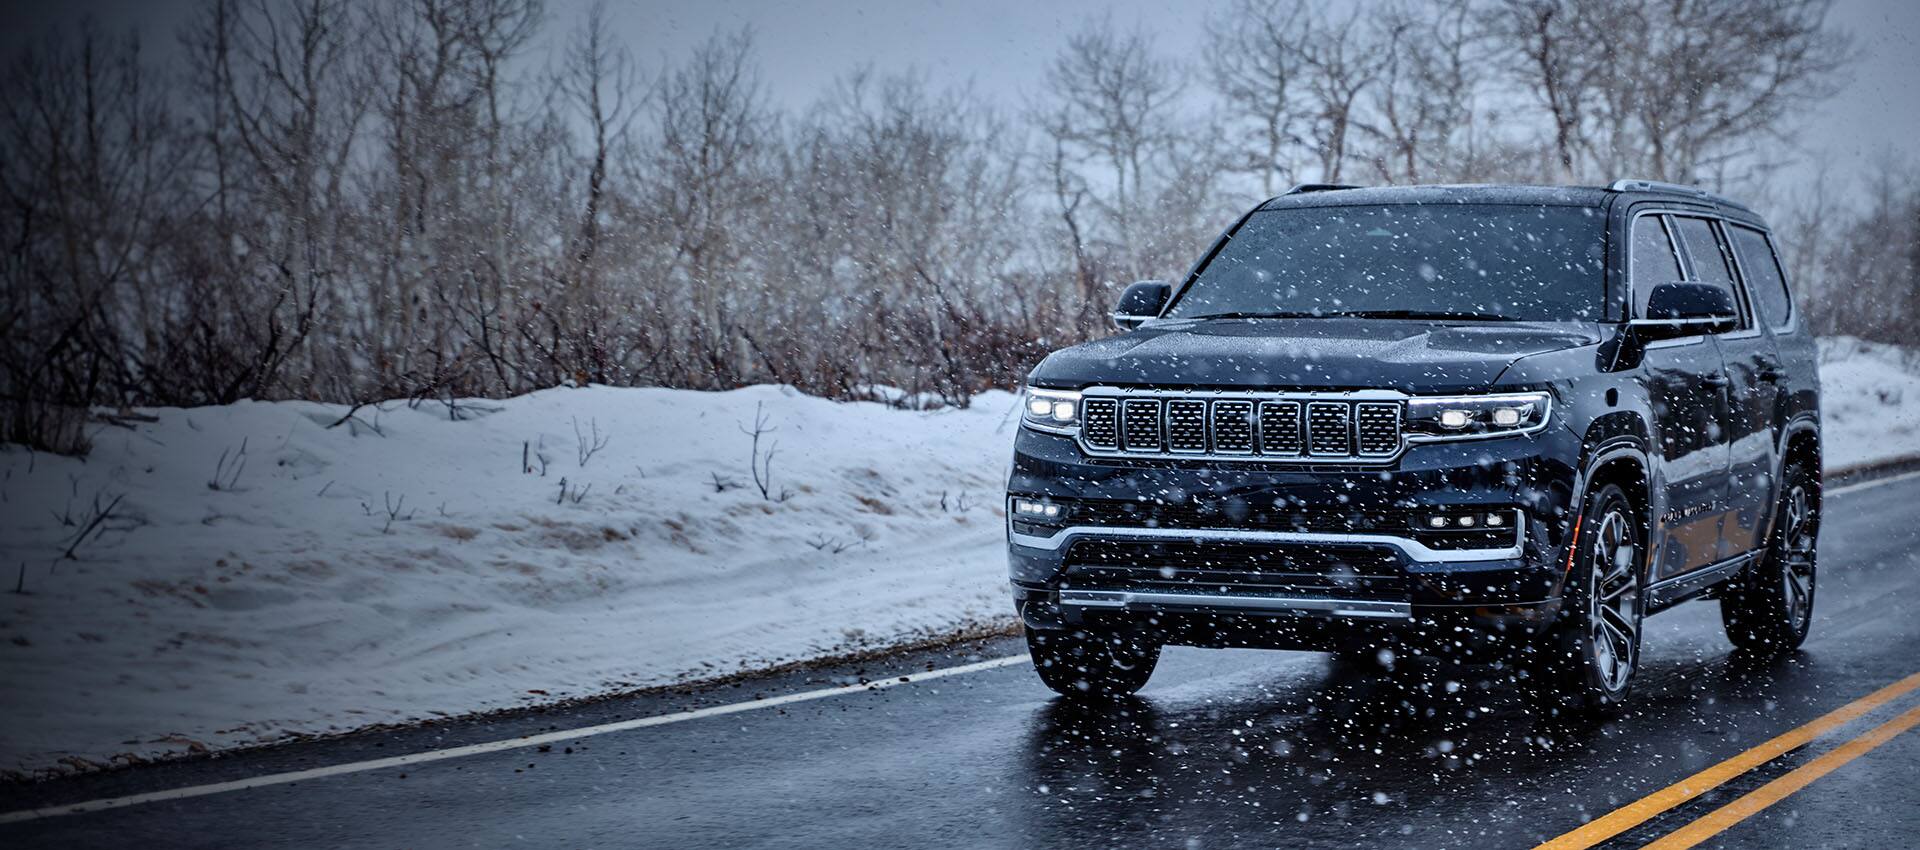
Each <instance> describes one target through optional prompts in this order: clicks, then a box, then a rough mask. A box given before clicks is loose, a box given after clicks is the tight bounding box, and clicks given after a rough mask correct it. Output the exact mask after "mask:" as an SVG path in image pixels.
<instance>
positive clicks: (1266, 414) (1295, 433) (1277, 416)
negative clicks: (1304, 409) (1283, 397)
mask: <svg viewBox="0 0 1920 850" xmlns="http://www.w3.org/2000/svg"><path fill="white" fill-rule="evenodd" d="M1303 445H1304V444H1303V443H1302V442H1301V440H1300V403H1299V402H1297V401H1263V402H1260V453H1261V454H1263V455H1272V456H1274V457H1298V456H1299V455H1300V453H1301V449H1302V447H1303Z"/></svg>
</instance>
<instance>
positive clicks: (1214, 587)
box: [1061, 540, 1408, 601]
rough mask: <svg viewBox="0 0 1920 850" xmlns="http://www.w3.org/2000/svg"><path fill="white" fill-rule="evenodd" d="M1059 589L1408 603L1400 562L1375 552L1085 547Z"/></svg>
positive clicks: (1200, 545)
mask: <svg viewBox="0 0 1920 850" xmlns="http://www.w3.org/2000/svg"><path fill="white" fill-rule="evenodd" d="M1065 567H1066V569H1065V574H1064V575H1063V576H1062V580H1061V587H1062V588H1070V589H1074V590H1132V591H1147V592H1173V593H1181V592H1184V593H1207V594H1236V593H1238V594H1255V595H1260V596H1277V597H1302V598H1333V599H1355V600H1379V601H1405V600H1406V599H1407V596H1408V593H1407V585H1406V578H1405V570H1404V569H1403V568H1402V566H1401V563H1400V559H1399V557H1398V555H1397V554H1396V553H1395V552H1394V551H1393V550H1392V549H1389V548H1386V547H1378V546H1273V545H1269V544H1248V543H1204V542H1139V541H1125V540H1080V541H1076V542H1074V543H1073V544H1072V545H1071V546H1069V547H1068V549H1067V553H1066V564H1065Z"/></svg>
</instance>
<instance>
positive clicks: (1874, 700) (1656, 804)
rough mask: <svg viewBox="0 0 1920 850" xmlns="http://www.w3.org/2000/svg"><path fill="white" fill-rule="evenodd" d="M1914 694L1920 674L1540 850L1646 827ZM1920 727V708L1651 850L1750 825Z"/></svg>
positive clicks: (1576, 849)
mask: <svg viewBox="0 0 1920 850" xmlns="http://www.w3.org/2000/svg"><path fill="white" fill-rule="evenodd" d="M1915 689H1920V673H1914V674H1912V675H1910V676H1907V677H1906V678H1904V679H1901V680H1900V681H1897V682H1894V683H1893V684H1891V685H1888V686H1886V687H1884V688H1881V689H1880V690H1877V691H1874V692H1873V693H1870V694H1868V695H1866V696H1864V697H1861V698H1859V699H1857V700H1854V701H1853V702H1850V703H1847V704H1846V705H1843V706H1841V707H1839V708H1837V709H1834V710H1833V711H1830V712H1828V713H1826V714H1824V715H1822V716H1820V717H1819V718H1818V719H1816V720H1814V721H1813V722H1811V723H1808V724H1807V725H1805V726H1801V727H1799V728H1797V729H1794V730H1793V731H1790V732H1787V733H1785V734H1783V735H1780V736H1779V737H1776V738H1774V739H1772V740H1769V741H1767V742H1766V743H1764V744H1761V745H1760V746H1757V747H1754V748H1753V749H1750V750H1748V751H1746V752H1744V753H1741V754H1739V755H1737V756H1734V757H1733V758H1730V759H1727V760H1726V761H1723V762H1721V763H1719V764H1716V765H1714V766H1712V767H1709V768H1707V769H1706V770H1702V771H1700V772H1699V773H1696V774H1694V775H1692V776H1689V777H1687V778H1685V779H1682V780H1680V781H1679V782H1676V783H1674V784H1672V785H1669V786H1667V787H1665V788H1662V789H1660V790H1658V791H1655V792H1653V793H1652V794H1648V795H1647V796H1645V797H1642V798H1640V799H1638V800H1635V801H1633V802H1631V803H1628V804H1627V805H1625V806H1621V807H1620V808H1618V809H1615V810H1614V811H1612V812H1609V813H1608V814H1606V815H1604V816H1602V817H1599V818H1596V819H1594V820H1592V821H1588V822H1587V824H1586V825H1585V826H1582V827H1580V828H1579V829H1576V830H1573V831H1572V832H1569V833H1567V834H1565V835H1562V836H1560V837H1559V838H1555V839H1553V840H1552V841H1549V842H1547V843H1545V844H1542V845H1540V846H1539V847H1538V848H1536V850H1584V848H1588V847H1592V846H1594V845H1595V844H1599V843H1600V842H1602V841H1606V840H1607V839H1609V838H1612V837H1614V836H1616V835H1619V834H1620V833H1623V832H1626V831H1627V830H1629V829H1632V828H1634V827H1636V826H1639V825H1640V824H1643V823H1646V822H1647V821H1649V820H1651V819H1653V818H1654V817H1655V816H1657V815H1659V814H1661V813H1662V812H1665V811H1667V810H1669V809H1672V808H1673V807H1675V806H1678V805H1680V804H1681V803H1684V802H1686V801H1688V800H1691V799H1693V798H1695V797H1698V796H1700V795H1701V794H1704V793H1706V792H1708V791H1711V790H1713V789H1715V788H1718V787H1720V786H1721V785H1723V784H1725V783H1726V782H1727V781H1729V780H1731V779H1733V778H1735V777H1737V776H1740V775H1742V774H1745V773H1747V772H1748V771H1751V770H1753V769H1754V768H1757V767H1759V766H1761V765H1763V764H1766V763H1767V762H1770V761H1773V760H1774V759H1776V758H1779V757H1780V756H1782V755H1785V754H1786V753H1788V752H1791V751H1793V750H1795V749H1798V748H1800V747H1803V746H1806V745H1807V744H1808V743H1810V742H1811V741H1813V739H1815V738H1818V737H1820V736H1821V735H1823V734H1826V733H1827V732H1830V731H1833V730H1834V729H1837V728H1839V727H1840V726H1843V725H1846V724H1847V723H1850V722H1852V721H1854V720H1857V719H1859V718H1860V717H1861V716H1863V715H1865V714H1866V713H1867V712H1870V711H1872V710H1874V709H1876V708H1879V707H1880V706H1883V705H1886V704H1887V703H1889V702H1891V701H1893V700H1895V699H1897V698H1899V697H1900V696H1901V695H1903V694H1906V693H1908V692H1910V691H1913V690H1915ZM1917 724H1920V707H1915V708H1913V709H1910V710H1908V711H1907V712H1905V713H1903V714H1901V715H1900V716H1898V717H1896V718H1894V719H1892V720H1889V721H1887V722H1886V723H1883V724H1881V725H1880V726H1878V727H1875V728H1874V729H1873V730H1872V731H1870V732H1867V733H1866V734H1864V735H1861V736H1860V737H1858V738H1855V739H1853V740H1851V741H1848V742H1847V743H1845V744H1843V745H1841V746H1840V747H1838V748H1835V749H1834V750H1833V751H1831V752H1829V753H1827V754H1825V755H1822V756H1820V757H1819V758H1817V759H1814V760H1813V761H1811V762H1808V763H1807V764H1805V765H1802V766H1800V767H1799V768H1797V769H1795V770H1794V771H1793V772H1791V773H1788V774H1787V775H1785V776H1782V777H1780V778H1778V779H1775V780H1773V781H1772V782H1769V783H1767V784H1766V785H1763V786H1761V787H1760V788H1758V789H1756V790H1754V791H1753V792H1751V793H1749V794H1747V795H1746V796H1743V797H1741V798H1739V799H1737V800H1735V801H1733V802H1731V803H1728V804H1727V805H1725V806H1722V807H1720V808H1719V809H1716V810H1714V811H1713V812H1711V813H1709V814H1707V815H1706V816H1705V817H1702V818H1700V819H1699V820H1696V821H1694V822H1693V823H1690V824H1687V825H1686V826H1684V827H1681V828H1680V829H1678V830H1676V831H1674V832H1673V833H1671V834H1669V835H1667V836H1665V837H1663V838H1661V839H1660V840H1659V841H1656V842H1654V843H1653V844H1650V845H1647V846H1648V847H1653V848H1660V850H1681V848H1686V847H1692V846H1694V845H1695V844H1698V843H1700V842H1701V841H1704V840H1706V839H1708V838H1711V837H1713V836H1714V835H1717V834H1719V833H1720V832H1721V831H1723V830H1725V829H1727V828H1728V827H1730V826H1733V825H1734V824H1736V823H1739V822H1740V821H1742V820H1745V819H1746V818H1747V817H1749V816H1751V815H1752V814H1754V813H1755V812H1758V811H1760V810H1761V809H1764V808H1766V807H1768V806H1770V805H1773V804H1774V803H1776V802H1779V801H1780V800H1781V799H1782V798H1784V797H1786V796H1787V795H1788V794H1792V793H1793V792H1795V791H1798V790H1800V789H1801V788H1804V787H1806V786H1807V785H1808V784H1809V783H1811V782H1813V781H1814V780H1816V779H1819V778H1820V777H1822V776H1825V775H1827V774H1828V773H1831V772H1833V770H1834V769H1835V768H1838V767H1839V766H1841V765H1843V764H1846V763H1847V762H1850V761H1853V760H1854V759H1856V758H1859V757H1860V756H1861V755H1862V754H1864V753H1866V752H1867V751H1868V750H1871V749H1873V748H1874V747H1877V746H1880V745H1881V744H1884V743H1886V742H1887V741H1888V740H1890V739H1892V738H1893V737H1894V736H1895V735H1898V734H1900V733H1901V732H1904V731H1906V730H1908V729H1911V728H1913V727H1914V726H1915V725H1917Z"/></svg>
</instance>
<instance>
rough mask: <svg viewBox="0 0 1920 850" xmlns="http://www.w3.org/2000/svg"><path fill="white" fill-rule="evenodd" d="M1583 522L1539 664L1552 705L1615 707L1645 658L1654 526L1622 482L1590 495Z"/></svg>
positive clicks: (1582, 710)
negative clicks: (1649, 527) (1647, 526)
mask: <svg viewBox="0 0 1920 850" xmlns="http://www.w3.org/2000/svg"><path fill="white" fill-rule="evenodd" d="M1575 528H1576V530H1575V538H1576V539H1575V541H1574V546H1575V547H1576V549H1575V553H1574V556H1573V568H1572V569H1571V570H1570V571H1569V572H1568V574H1567V581H1566V587H1565V589H1564V591H1563V593H1562V595H1561V599H1562V604H1561V615H1560V620H1559V622H1558V623H1556V625H1555V627H1554V630H1553V631H1552V632H1551V633H1549V634H1548V635H1547V641H1546V643H1545V646H1544V647H1543V649H1544V650H1545V652H1544V657H1536V658H1535V659H1534V660H1535V663H1534V665H1533V667H1534V670H1535V675H1536V676H1537V679H1538V685H1539V687H1540V688H1541V696H1543V697H1545V698H1546V702H1547V705H1548V707H1549V708H1550V709H1553V710H1554V711H1556V712H1557V711H1561V710H1564V711H1566V712H1568V713H1571V714H1574V715H1584V716H1604V715H1610V714H1613V713H1615V712H1617V711H1618V710H1619V708H1620V707H1621V706H1622V705H1624V704H1625V703H1626V700H1627V696H1628V694H1629V693H1630V692H1631V691H1632V689H1633V677H1634V673H1635V672H1636V671H1637V670H1638V669H1639V665H1640V626H1641V623H1642V621H1643V620H1644V618H1645V614H1646V605H1645V582H1646V548H1647V547H1646V533H1645V531H1644V526H1643V525H1642V524H1641V522H1640V520H1639V514H1638V513H1637V512H1636V510H1635V507H1634V505H1633V502H1632V501H1631V500H1630V499H1628V498H1627V495H1626V492H1625V491H1623V490H1621V489H1620V487H1619V486H1618V485H1614V484H1608V485H1606V486H1605V487H1602V488H1600V491H1599V492H1597V493H1594V494H1593V495H1592V496H1591V497H1589V498H1588V500H1587V504H1586V507H1585V509H1584V510H1583V512H1582V514H1581V515H1580V517H1579V519H1578V521H1577V525H1576V526H1575ZM1539 655H1540V654H1539V653H1536V656H1539Z"/></svg>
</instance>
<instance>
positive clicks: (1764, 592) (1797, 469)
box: [1720, 461, 1820, 654]
mask: <svg viewBox="0 0 1920 850" xmlns="http://www.w3.org/2000/svg"><path fill="white" fill-rule="evenodd" d="M1781 478H1782V486H1781V488H1780V504H1778V505H1777V506H1775V508H1774V520H1773V536H1772V538H1771V539H1769V540H1768V541H1767V551H1766V554H1765V556H1763V557H1762V558H1761V559H1760V560H1758V561H1755V562H1754V563H1753V564H1752V565H1750V566H1748V567H1747V569H1746V571H1745V572H1744V573H1742V574H1741V576H1740V577H1739V578H1736V579H1734V580H1733V581H1732V582H1730V583H1729V584H1728V585H1727V587H1726V588H1725V589H1724V590H1723V591H1722V592H1721V594H1720V621H1721V622H1722V623H1724V624H1725V625H1726V627H1727V639H1728V640H1730V641H1732V642H1733V645H1734V646H1736V647H1739V648H1740V649H1743V650H1747V651H1750V652H1757V653H1766V654H1779V653H1785V652H1791V651H1793V650H1794V649H1797V648H1799V646H1800V644H1801V643H1802V642H1804V641H1805V640H1806V639H1807V631H1808V630H1809V629H1810V628H1811V627H1812V625H1813V597H1814V589H1815V587H1816V584H1817V582H1816V579H1817V578H1818V576H1819V570H1818V564H1817V558H1816V554H1817V553H1816V551H1815V543H1816V541H1817V540H1818V538H1819V534H1820V497H1819V483H1818V482H1816V481H1815V480H1814V478H1813V475H1812V473H1811V471H1810V470H1808V469H1807V467H1806V465H1805V464H1803V463H1800V462H1798V461H1795V462H1794V463H1791V464H1789V465H1788V466H1787V469H1786V472H1785V474H1783V475H1782V476H1781Z"/></svg>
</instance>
